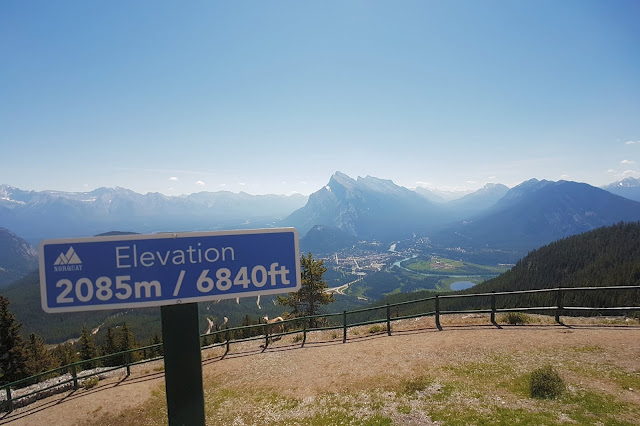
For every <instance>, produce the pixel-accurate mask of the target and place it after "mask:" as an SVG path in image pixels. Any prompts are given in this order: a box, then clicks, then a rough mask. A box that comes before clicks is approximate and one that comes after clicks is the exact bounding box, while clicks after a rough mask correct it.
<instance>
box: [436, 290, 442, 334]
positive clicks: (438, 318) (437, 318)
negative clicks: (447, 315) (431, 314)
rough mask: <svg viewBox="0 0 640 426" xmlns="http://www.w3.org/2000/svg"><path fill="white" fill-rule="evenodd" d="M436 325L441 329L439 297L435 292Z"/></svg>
mask: <svg viewBox="0 0 640 426" xmlns="http://www.w3.org/2000/svg"><path fill="white" fill-rule="evenodd" d="M436 327H438V330H439V331H442V326H441V325H440V297H439V296H438V295H437V294H436Z"/></svg>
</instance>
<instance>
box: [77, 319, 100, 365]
mask: <svg viewBox="0 0 640 426" xmlns="http://www.w3.org/2000/svg"><path fill="white" fill-rule="evenodd" d="M78 344H79V345H80V351H79V352H80V359H81V360H89V359H93V358H96V357H97V356H98V348H97V347H96V342H95V340H94V338H93V334H91V332H90V331H89V330H87V328H86V327H85V326H83V327H82V331H81V332H80V340H78ZM82 366H83V367H84V368H87V369H89V368H95V367H96V362H95V361H91V362H86V363H84V364H82Z"/></svg>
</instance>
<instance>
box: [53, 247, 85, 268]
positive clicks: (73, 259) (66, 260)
mask: <svg viewBox="0 0 640 426" xmlns="http://www.w3.org/2000/svg"><path fill="white" fill-rule="evenodd" d="M54 265H55V266H61V265H82V260H80V257H78V253H76V251H75V250H74V249H73V247H72V246H69V250H67V253H64V252H63V253H60V256H58V258H57V259H56V261H55V263H54Z"/></svg>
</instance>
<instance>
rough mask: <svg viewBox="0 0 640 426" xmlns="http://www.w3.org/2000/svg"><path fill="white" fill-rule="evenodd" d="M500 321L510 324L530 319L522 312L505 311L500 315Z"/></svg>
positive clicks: (524, 322) (526, 321) (519, 323)
mask: <svg viewBox="0 0 640 426" xmlns="http://www.w3.org/2000/svg"><path fill="white" fill-rule="evenodd" d="M500 322H504V323H507V324H511V325H524V324H528V323H530V322H532V321H531V316H529V315H527V314H524V313H522V312H507V313H506V314H504V315H502V317H501V318H500Z"/></svg>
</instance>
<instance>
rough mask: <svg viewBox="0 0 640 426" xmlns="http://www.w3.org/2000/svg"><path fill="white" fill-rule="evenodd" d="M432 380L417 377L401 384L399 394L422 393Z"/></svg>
mask: <svg viewBox="0 0 640 426" xmlns="http://www.w3.org/2000/svg"><path fill="white" fill-rule="evenodd" d="M432 383H433V380H432V379H431V378H430V377H426V376H418V377H414V378H412V379H409V380H406V381H404V382H402V384H401V385H400V393H402V394H405V395H406V394H414V393H416V392H422V391H424V390H425V389H427V388H428V387H429V386H430V385H431V384H432Z"/></svg>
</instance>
